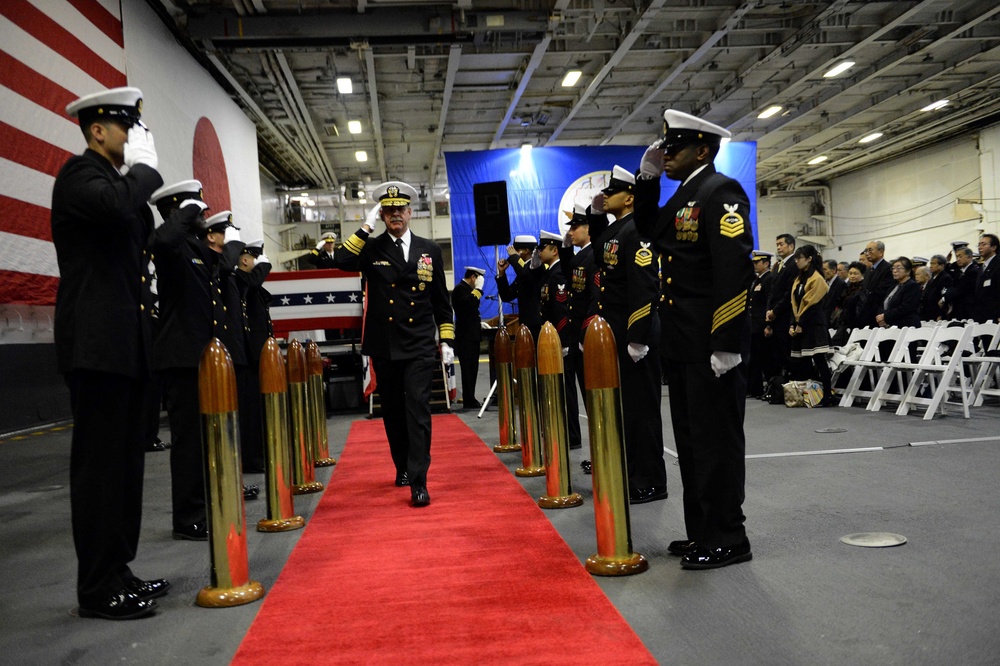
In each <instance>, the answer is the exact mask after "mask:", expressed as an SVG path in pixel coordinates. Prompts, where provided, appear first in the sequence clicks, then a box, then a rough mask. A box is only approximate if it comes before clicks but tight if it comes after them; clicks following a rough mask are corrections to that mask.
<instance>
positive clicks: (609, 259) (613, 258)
mask: <svg viewBox="0 0 1000 666" xmlns="http://www.w3.org/2000/svg"><path fill="white" fill-rule="evenodd" d="M604 265H605V266H617V265H618V239H617V238H613V239H612V240H609V241H608V242H607V243H605V244H604Z"/></svg>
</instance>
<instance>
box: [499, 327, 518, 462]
mask: <svg viewBox="0 0 1000 666" xmlns="http://www.w3.org/2000/svg"><path fill="white" fill-rule="evenodd" d="M513 347H514V342H513V341H512V340H511V339H510V336H509V335H508V334H507V330H506V329H505V327H503V326H500V327H499V328H497V337H496V340H495V342H494V344H493V364H494V366H495V367H496V374H497V422H498V423H499V425H500V443H499V444H497V445H496V446H494V447H493V450H494V451H496V452H497V453H508V452H510V451H520V450H521V445H520V444H518V443H517V433H515V432H514V375H513V370H512V362H513V360H514V353H513Z"/></svg>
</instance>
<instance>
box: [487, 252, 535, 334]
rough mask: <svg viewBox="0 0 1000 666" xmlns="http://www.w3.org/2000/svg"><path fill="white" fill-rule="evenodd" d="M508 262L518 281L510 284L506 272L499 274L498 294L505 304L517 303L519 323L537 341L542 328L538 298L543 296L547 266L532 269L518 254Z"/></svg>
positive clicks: (508, 259) (509, 258)
mask: <svg viewBox="0 0 1000 666" xmlns="http://www.w3.org/2000/svg"><path fill="white" fill-rule="evenodd" d="M507 262H508V263H509V264H510V267H511V268H513V269H514V274H515V275H516V276H517V279H516V280H514V282H513V283H510V282H508V280H507V272H506V271H504V272H503V273H499V274H497V294H499V296H500V299H501V300H502V301H503V302H504V303H512V302H513V301H515V300H516V301H517V320H518V323H521V324H524V325H525V326H527V327H528V330H530V331H531V334H532V335H533V336H534V337H535V340H536V341H537V340H538V331H539V329H541V327H542V320H541V319H540V317H539V312H540V304H539V302H538V297H539V296H540V295H541V288H542V282H544V281H545V266H544V265H542V266H537V267H535V268H531V267H530V265H529V262H527V261H524V260H523V259H521V257H520V256H519V255H517V254H512V255H510V256H508V257H507Z"/></svg>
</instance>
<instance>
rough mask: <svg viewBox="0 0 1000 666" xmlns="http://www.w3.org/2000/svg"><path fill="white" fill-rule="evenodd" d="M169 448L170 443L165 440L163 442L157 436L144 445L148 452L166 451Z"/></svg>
mask: <svg viewBox="0 0 1000 666" xmlns="http://www.w3.org/2000/svg"><path fill="white" fill-rule="evenodd" d="M169 448H170V444H169V443H167V442H164V441H163V440H162V439H160V438H159V437H157V438H155V439H154V440H153V441H152V442H150V443H149V444H147V445H146V451H149V452H153V451H166V450H167V449H169Z"/></svg>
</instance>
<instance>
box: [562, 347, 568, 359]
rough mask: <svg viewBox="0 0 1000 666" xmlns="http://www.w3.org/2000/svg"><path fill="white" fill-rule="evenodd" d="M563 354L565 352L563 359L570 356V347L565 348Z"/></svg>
mask: <svg viewBox="0 0 1000 666" xmlns="http://www.w3.org/2000/svg"><path fill="white" fill-rule="evenodd" d="M562 352H563V358H566V357H567V356H569V347H563V348H562Z"/></svg>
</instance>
